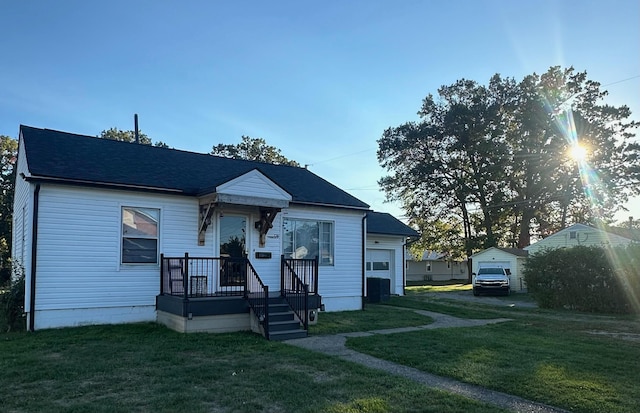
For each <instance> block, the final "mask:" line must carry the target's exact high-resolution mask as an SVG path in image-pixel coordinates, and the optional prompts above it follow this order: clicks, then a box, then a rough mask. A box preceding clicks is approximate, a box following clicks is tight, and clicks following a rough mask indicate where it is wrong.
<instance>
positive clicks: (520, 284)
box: [471, 247, 528, 292]
mask: <svg viewBox="0 0 640 413" xmlns="http://www.w3.org/2000/svg"><path fill="white" fill-rule="evenodd" d="M527 256H528V252H527V251H526V250H522V249H518V248H498V247H490V248H487V249H486V250H483V251H480V252H477V253H475V254H473V255H472V256H471V265H472V273H474V274H477V273H478V270H479V269H480V268H490V267H502V268H504V269H505V271H506V272H507V275H509V283H510V285H511V291H521V292H522V291H526V289H527V286H526V284H525V282H524V278H523V276H522V272H523V270H524V265H525V262H526V260H527Z"/></svg>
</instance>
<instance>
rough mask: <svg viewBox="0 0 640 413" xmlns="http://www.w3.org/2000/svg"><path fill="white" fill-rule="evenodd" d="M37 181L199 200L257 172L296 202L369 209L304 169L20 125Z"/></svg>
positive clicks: (30, 165)
mask: <svg viewBox="0 0 640 413" xmlns="http://www.w3.org/2000/svg"><path fill="white" fill-rule="evenodd" d="M20 131H21V134H22V137H23V141H24V145H25V154H26V157H27V163H28V165H29V172H30V173H31V174H32V175H33V177H34V178H48V179H53V180H63V181H71V182H77V183H88V184H101V185H116V186H133V187H139V188H147V189H149V188H152V189H155V190H159V191H171V192H177V193H181V194H184V195H191V196H198V195H202V194H204V193H207V192H212V191H213V190H215V187H216V186H218V185H220V184H223V183H225V182H228V181H229V180H231V179H234V178H237V177H239V176H241V175H243V174H245V173H247V172H249V171H251V170H253V169H256V170H258V171H260V172H261V173H262V174H264V175H265V176H267V177H268V178H269V179H271V180H272V181H273V182H275V183H276V184H277V185H279V186H280V187H281V188H282V189H284V190H285V191H287V192H288V193H289V194H290V195H291V196H292V202H294V203H303V204H321V205H331V206H340V207H349V208H358V209H368V208H369V205H367V204H365V203H364V202H362V201H360V200H359V199H357V198H356V197H354V196H352V195H350V194H348V193H346V192H345V191H343V190H341V189H340V188H338V187H336V186H335V185H333V184H331V183H329V182H327V181H326V180H324V179H322V178H320V177H319V176H317V175H315V174H313V173H312V172H310V171H308V170H307V169H304V168H299V167H293V166H285V165H272V164H268V163H262V162H255V161H245V160H238V159H229V158H223V157H218V156H213V155H208V154H201V153H194V152H186V151H181V150H176V149H167V148H158V147H153V146H150V145H138V144H134V143H127V142H118V141H113V140H108V139H100V138H96V137H91V136H84V135H76V134H72V133H67V132H60V131H54V130H50V129H39V128H33V127H30V126H22V125H21V126H20Z"/></svg>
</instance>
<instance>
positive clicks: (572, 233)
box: [569, 231, 578, 239]
mask: <svg viewBox="0 0 640 413" xmlns="http://www.w3.org/2000/svg"><path fill="white" fill-rule="evenodd" d="M576 238H578V231H569V239H576Z"/></svg>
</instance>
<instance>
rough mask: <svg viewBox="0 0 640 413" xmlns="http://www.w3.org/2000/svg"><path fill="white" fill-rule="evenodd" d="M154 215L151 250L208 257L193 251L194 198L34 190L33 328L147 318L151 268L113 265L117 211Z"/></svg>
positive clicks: (155, 276)
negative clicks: (141, 210)
mask: <svg viewBox="0 0 640 413" xmlns="http://www.w3.org/2000/svg"><path fill="white" fill-rule="evenodd" d="M123 206H134V207H146V208H157V209H159V210H160V223H159V252H164V253H165V254H166V255H177V256H181V255H183V254H184V253H185V252H189V253H190V254H191V255H197V256H210V255H211V252H210V249H211V248H212V244H213V243H212V242H211V241H212V235H211V233H209V234H208V236H207V242H206V243H205V246H202V247H199V246H198V245H197V241H198V237H197V228H198V222H197V220H198V216H197V211H198V202H197V200H196V199H194V198H187V197H181V196H163V195H156V194H149V193H146V194H140V193H134V192H131V191H115V190H96V189H86V188H81V187H67V186H56V185H46V184H43V185H42V189H41V191H40V206H39V222H38V261H37V278H36V280H37V285H36V317H35V328H36V329H40V328H50V327H61V326H74V325H82V324H100V323H118V322H133V321H153V320H155V296H156V295H157V294H158V293H159V289H160V275H159V265H144V264H143V265H140V264H138V265H121V264H120V254H121V252H120V248H121V225H122V224H121V208H122V207H123Z"/></svg>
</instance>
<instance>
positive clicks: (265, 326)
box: [244, 259, 269, 340]
mask: <svg viewBox="0 0 640 413" xmlns="http://www.w3.org/2000/svg"><path fill="white" fill-rule="evenodd" d="M246 265H247V276H246V277H245V286H244V297H245V299H246V300H247V302H248V303H249V307H251V310H253V314H254V315H255V317H256V319H257V320H258V323H259V324H260V325H262V331H263V333H264V337H265V338H266V339H267V340H269V286H268V285H265V284H264V282H262V280H261V279H260V276H259V275H258V273H257V272H256V270H255V268H253V265H251V262H250V261H249V260H248V259H247V260H246Z"/></svg>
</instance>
